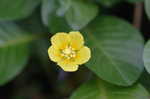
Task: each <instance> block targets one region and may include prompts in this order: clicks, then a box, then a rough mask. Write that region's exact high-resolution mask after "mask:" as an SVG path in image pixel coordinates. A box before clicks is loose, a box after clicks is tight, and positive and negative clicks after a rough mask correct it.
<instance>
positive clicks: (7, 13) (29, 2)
mask: <svg viewBox="0 0 150 99" xmlns="http://www.w3.org/2000/svg"><path fill="white" fill-rule="evenodd" d="M39 3H40V0H0V20H14V19H20V18H25V17H27V16H29V15H30V14H31V13H32V11H33V10H34V8H35V7H36V6H37V5H38V4H39Z"/></svg>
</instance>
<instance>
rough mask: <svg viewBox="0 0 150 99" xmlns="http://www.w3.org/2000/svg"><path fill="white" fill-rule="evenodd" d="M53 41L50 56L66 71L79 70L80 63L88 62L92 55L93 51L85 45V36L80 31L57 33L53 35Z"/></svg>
mask: <svg viewBox="0 0 150 99" xmlns="http://www.w3.org/2000/svg"><path fill="white" fill-rule="evenodd" d="M51 43H52V45H51V46H50V47H49V49H48V54H49V58H50V59H51V60H52V61H54V62H56V63H57V64H58V65H59V66H60V67H61V68H62V69H63V70H64V71H68V72H73V71H76V70H78V67H79V65H81V64H84V63H86V62H87V61H88V60H89V59H90V57H91V51H90V49H89V48H88V47H86V46H84V38H83V36H82V35H81V33H80V32H77V31H74V32H69V33H63V32H61V33H56V34H55V35H54V36H52V38H51Z"/></svg>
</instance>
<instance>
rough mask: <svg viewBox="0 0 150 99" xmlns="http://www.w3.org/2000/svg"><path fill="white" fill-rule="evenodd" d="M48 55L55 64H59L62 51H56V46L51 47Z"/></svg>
mask: <svg viewBox="0 0 150 99" xmlns="http://www.w3.org/2000/svg"><path fill="white" fill-rule="evenodd" d="M48 55H49V58H50V59H51V60H52V61H54V62H58V61H60V60H61V56H60V51H59V50H58V49H55V48H54V46H50V47H49V49H48Z"/></svg>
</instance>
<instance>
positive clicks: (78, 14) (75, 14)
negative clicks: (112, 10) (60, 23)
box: [65, 0, 98, 30]
mask: <svg viewBox="0 0 150 99" xmlns="http://www.w3.org/2000/svg"><path fill="white" fill-rule="evenodd" d="M69 4H70V3H69ZM97 14H98V7H97V6H96V5H94V4H92V3H86V2H82V1H79V0H72V2H71V4H70V6H69V8H68V10H67V11H66V14H65V17H66V20H67V22H68V24H69V25H70V27H71V28H72V29H74V30H80V29H82V28H83V27H85V26H86V25H87V24H88V23H89V22H90V21H91V20H93V19H94V18H95V17H96V15H97Z"/></svg>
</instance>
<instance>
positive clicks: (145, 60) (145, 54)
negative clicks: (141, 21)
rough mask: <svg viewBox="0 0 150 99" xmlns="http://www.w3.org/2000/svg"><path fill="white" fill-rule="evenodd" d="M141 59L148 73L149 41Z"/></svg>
mask: <svg viewBox="0 0 150 99" xmlns="http://www.w3.org/2000/svg"><path fill="white" fill-rule="evenodd" d="M143 59H144V65H145V68H146V70H147V71H148V72H149V73H150V41H148V43H147V44H146V45H145V48H144V55H143Z"/></svg>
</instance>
